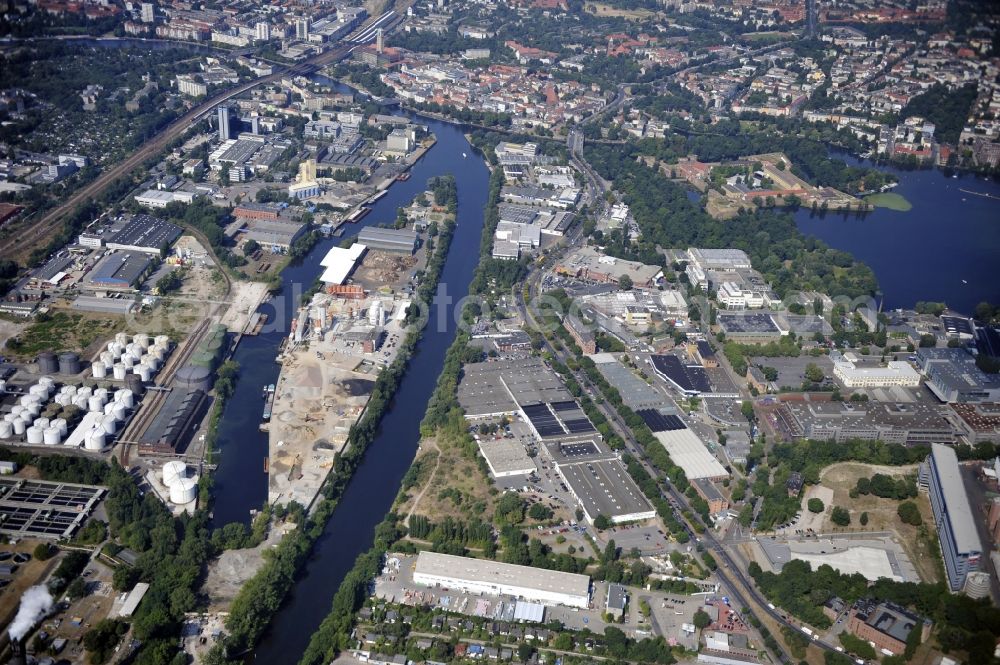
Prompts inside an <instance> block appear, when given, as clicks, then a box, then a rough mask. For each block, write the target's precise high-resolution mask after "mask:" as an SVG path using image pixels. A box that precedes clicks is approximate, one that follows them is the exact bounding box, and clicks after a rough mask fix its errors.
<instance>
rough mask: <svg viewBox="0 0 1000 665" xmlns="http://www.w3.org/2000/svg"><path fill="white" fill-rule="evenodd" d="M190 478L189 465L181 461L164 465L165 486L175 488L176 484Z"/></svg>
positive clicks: (173, 461)
mask: <svg viewBox="0 0 1000 665" xmlns="http://www.w3.org/2000/svg"><path fill="white" fill-rule="evenodd" d="M187 477H188V470H187V464H185V463H184V462H181V461H180V460H172V461H170V462H167V463H166V464H164V465H163V484H164V485H166V486H167V487H173V485H174V483H176V482H177V481H179V480H180V479H182V478H187Z"/></svg>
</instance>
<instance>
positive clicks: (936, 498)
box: [920, 443, 983, 591]
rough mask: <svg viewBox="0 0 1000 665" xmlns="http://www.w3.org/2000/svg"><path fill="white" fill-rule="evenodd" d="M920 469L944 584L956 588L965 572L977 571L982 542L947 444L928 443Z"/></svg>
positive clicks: (960, 473) (958, 586) (954, 458)
mask: <svg viewBox="0 0 1000 665" xmlns="http://www.w3.org/2000/svg"><path fill="white" fill-rule="evenodd" d="M920 472H921V475H922V476H924V479H925V480H926V482H927V487H928V492H929V494H930V499H931V509H932V510H933V512H934V523H935V524H936V525H937V532H938V540H939V541H940V542H941V554H942V556H943V557H944V568H945V573H947V575H948V586H949V587H950V588H951V590H952V591H959V590H960V589H962V588H963V587H964V586H965V579H966V577H967V576H968V574H969V573H970V572H972V571H974V570H978V568H979V559H980V557H981V556H982V553H983V545H982V543H981V542H980V541H979V534H978V533H977V532H976V524H975V522H974V521H973V518H972V507H971V506H970V505H969V497H968V495H967V494H966V493H965V485H964V484H963V482H962V472H961V470H960V469H959V467H958V457H957V456H956V455H955V451H954V450H953V449H952V448H949V447H948V446H945V445H942V444H940V443H934V444H931V454H930V456H929V457H928V458H927V461H926V462H925V463H924V464H923V465H922V467H921V470H920Z"/></svg>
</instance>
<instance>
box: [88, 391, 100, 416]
mask: <svg viewBox="0 0 1000 665" xmlns="http://www.w3.org/2000/svg"><path fill="white" fill-rule="evenodd" d="M87 410H88V411H95V412H96V411H103V410H104V400H103V399H101V398H100V397H98V396H97V395H91V396H90V399H88V400H87Z"/></svg>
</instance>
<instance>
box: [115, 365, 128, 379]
mask: <svg viewBox="0 0 1000 665" xmlns="http://www.w3.org/2000/svg"><path fill="white" fill-rule="evenodd" d="M127 373H128V370H126V369H125V365H122V364H121V363H115V368H114V374H115V378H116V379H118V380H119V381H124V380H125V375H126V374H127Z"/></svg>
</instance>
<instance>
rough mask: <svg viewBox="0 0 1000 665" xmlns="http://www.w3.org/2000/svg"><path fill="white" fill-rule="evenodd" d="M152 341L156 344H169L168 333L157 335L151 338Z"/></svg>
mask: <svg viewBox="0 0 1000 665" xmlns="http://www.w3.org/2000/svg"><path fill="white" fill-rule="evenodd" d="M153 343H154V344H156V346H169V344H170V337H169V336H168V335H157V336H156V338H155V339H154V340H153Z"/></svg>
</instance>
